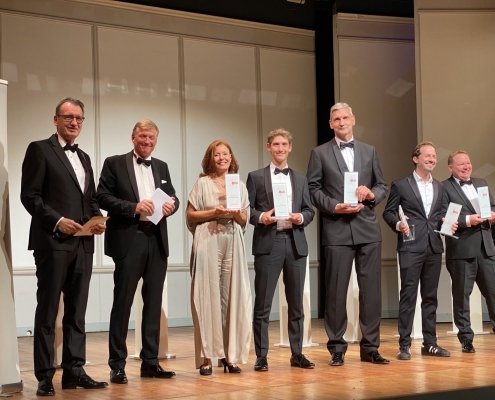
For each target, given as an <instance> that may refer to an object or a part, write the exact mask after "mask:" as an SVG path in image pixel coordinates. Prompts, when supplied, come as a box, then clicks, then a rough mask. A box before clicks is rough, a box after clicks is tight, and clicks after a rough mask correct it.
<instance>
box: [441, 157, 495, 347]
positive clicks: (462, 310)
mask: <svg viewBox="0 0 495 400" xmlns="http://www.w3.org/2000/svg"><path fill="white" fill-rule="evenodd" d="M448 166H449V170H450V172H451V173H452V176H451V177H450V178H449V179H446V180H445V181H443V182H442V184H443V187H444V196H443V201H442V213H443V215H445V213H446V212H447V208H448V206H449V204H450V203H451V202H452V203H457V204H461V205H462V209H461V212H460V215H459V219H458V224H459V226H458V228H457V231H456V236H458V237H459V239H454V238H451V237H448V236H446V237H445V246H446V251H445V258H446V265H447V270H448V271H449V273H450V277H451V279H452V301H453V317H454V323H455V325H456V326H457V329H459V332H458V333H457V337H458V339H459V342H460V343H461V350H462V352H464V353H474V352H475V349H474V346H473V339H474V332H473V330H472V328H471V318H470V308H469V297H470V295H471V292H472V291H473V287H474V283H475V282H476V283H477V285H478V287H479V289H480V291H481V294H482V295H483V296H484V297H485V299H486V305H487V308H488V314H489V316H490V321H491V322H492V325H493V327H494V328H493V329H494V330H495V245H494V244H493V238H492V236H491V229H490V228H491V227H490V224H491V223H493V222H494V221H495V203H494V200H493V197H492V194H491V191H490V192H489V196H490V205H491V209H492V216H491V218H488V219H483V218H481V217H480V204H479V201H478V192H477V188H479V187H483V186H488V184H487V183H486V181H485V180H484V179H480V178H471V173H472V170H473V167H472V165H471V161H470V159H469V156H468V155H467V153H466V152H465V151H462V150H458V151H454V152H453V153H451V154H450V155H449V158H448Z"/></svg>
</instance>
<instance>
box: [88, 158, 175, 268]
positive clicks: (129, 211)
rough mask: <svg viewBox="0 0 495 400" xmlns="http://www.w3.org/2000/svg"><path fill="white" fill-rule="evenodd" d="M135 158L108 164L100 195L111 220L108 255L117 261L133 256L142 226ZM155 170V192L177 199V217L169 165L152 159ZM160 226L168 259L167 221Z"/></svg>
mask: <svg viewBox="0 0 495 400" xmlns="http://www.w3.org/2000/svg"><path fill="white" fill-rule="evenodd" d="M133 154H134V152H133V151H131V152H130V153H127V154H122V155H118V156H113V157H108V158H107V159H106V160H105V163H104V164H103V169H102V171H101V176H100V182H99V184H98V189H97V192H96V198H97V199H98V204H99V205H100V207H101V208H102V209H103V210H106V211H107V212H108V216H109V217H110V219H109V220H108V221H107V229H106V232H105V254H106V255H107V256H110V257H113V258H114V259H117V260H120V259H122V258H124V257H125V256H126V255H127V253H128V252H129V250H130V247H131V244H132V241H133V239H134V235H136V232H137V228H138V222H139V215H135V214H134V212H135V211H136V206H137V204H138V203H139V191H138V186H137V181H136V174H135V172H134V161H133V157H134V156H133ZM151 170H152V172H153V178H154V180H155V188H160V189H162V190H163V191H164V192H165V193H167V194H168V195H169V196H170V197H175V210H174V212H173V213H172V214H174V213H175V212H177V210H178V209H179V204H180V203H179V199H178V198H177V195H176V194H175V189H174V187H173V186H172V181H171V179H170V173H169V170H168V165H167V163H165V162H163V161H160V160H158V159H156V158H152V159H151ZM158 225H159V228H160V234H161V235H160V236H161V243H162V246H163V250H164V251H165V255H166V256H167V257H168V254H169V251H168V234H167V217H163V218H162V219H161V221H160V222H159V224H158Z"/></svg>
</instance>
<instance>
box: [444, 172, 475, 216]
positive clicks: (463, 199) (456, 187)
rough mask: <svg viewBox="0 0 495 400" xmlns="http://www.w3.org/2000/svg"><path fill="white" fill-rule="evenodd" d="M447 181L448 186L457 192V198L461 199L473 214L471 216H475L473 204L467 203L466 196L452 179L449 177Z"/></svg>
mask: <svg viewBox="0 0 495 400" xmlns="http://www.w3.org/2000/svg"><path fill="white" fill-rule="evenodd" d="M449 181H450V184H451V185H452V186H453V187H454V189H455V190H456V191H457V193H458V194H459V196H460V197H461V199H462V201H463V202H464V204H465V205H466V207H467V208H469V210H470V211H471V212H472V213H473V214H477V213H476V210H475V209H474V207H473V204H472V203H471V202H470V201H469V199H468V198H467V197H466V195H465V194H464V191H463V190H462V189H461V186H460V185H459V184H458V183H457V182H456V181H455V179H454V177H452V176H451V177H450V178H449Z"/></svg>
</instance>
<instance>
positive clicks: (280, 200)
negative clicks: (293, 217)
mask: <svg viewBox="0 0 495 400" xmlns="http://www.w3.org/2000/svg"><path fill="white" fill-rule="evenodd" d="M272 190H273V204H274V206H275V215H274V216H275V218H278V219H285V218H288V217H289V199H288V197H287V184H286V183H285V182H283V183H272Z"/></svg>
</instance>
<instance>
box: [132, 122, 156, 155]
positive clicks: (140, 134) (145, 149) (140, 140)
mask: <svg viewBox="0 0 495 400" xmlns="http://www.w3.org/2000/svg"><path fill="white" fill-rule="evenodd" d="M131 140H132V143H133V144H134V151H135V152H136V154H137V155H138V156H139V157H141V158H144V159H146V158H148V157H149V156H150V155H151V153H152V152H153V150H154V149H155V146H156V142H157V140H158V133H157V132H156V129H154V128H152V129H142V128H138V129H136V132H134V133H133V134H132V135H131Z"/></svg>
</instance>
